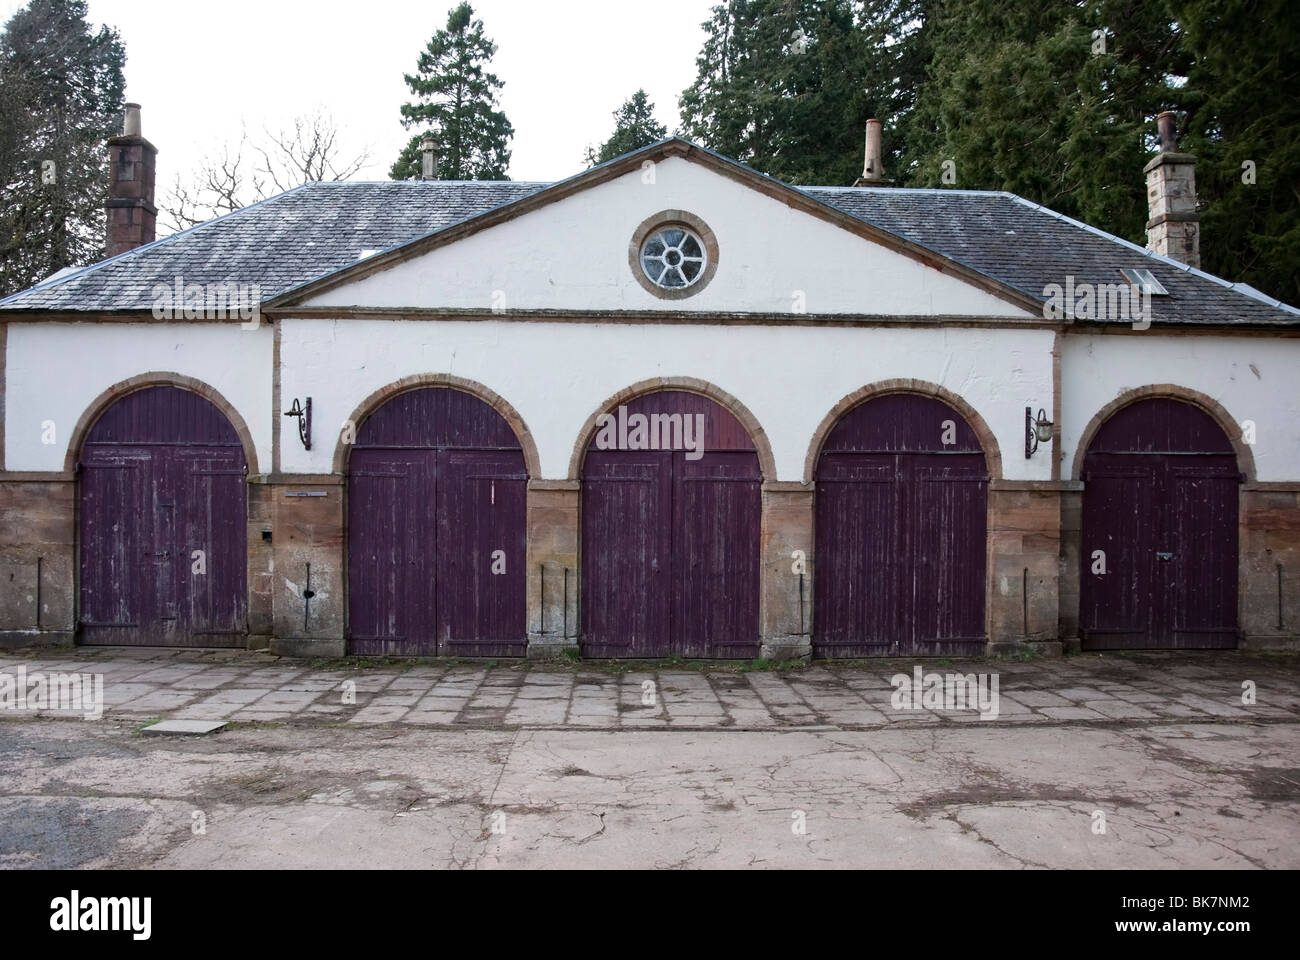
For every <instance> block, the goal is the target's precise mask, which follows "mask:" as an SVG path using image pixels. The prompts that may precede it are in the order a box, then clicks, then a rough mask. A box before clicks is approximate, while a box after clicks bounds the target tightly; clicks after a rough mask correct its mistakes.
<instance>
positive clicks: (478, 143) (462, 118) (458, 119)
mask: <svg viewBox="0 0 1300 960" xmlns="http://www.w3.org/2000/svg"><path fill="white" fill-rule="evenodd" d="M496 50H497V48H496V44H494V43H493V42H492V41H491V40H489V39H488V38H487V36H486V35H485V34H484V32H483V21H482V20H477V19H475V18H474V10H473V8H472V7H471V6H470V5H469V4H468V3H462V4H461V5H460V6H458V7H456V8H455V9H454V10H452V11H451V12H450V14H448V17H447V26H446V27H445V28H444V29H442V30H439V31H438V32H437V33H435V34H434V35H433V39H432V40H430V41H429V43H428V45H427V46H426V47H425V49H424V50H423V51H421V53H420V57H419V60H418V62H417V64H416V71H415V73H413V74H410V73H408V74H406V85H407V86H408V87H409V88H410V90H411V93H412V94H413V95H414V97H415V99H414V101H413V102H411V103H406V104H403V105H402V126H404V127H406V128H407V129H408V130H409V129H412V128H415V129H416V130H417V131H418V132H417V133H416V134H415V136H413V137H412V138H411V140H410V142H409V143H408V144H407V145H406V147H405V149H403V150H402V153H401V155H400V156H399V157H398V158H397V162H396V163H394V164H393V168H392V170H391V171H390V172H389V176H391V177H392V178H393V179H394V180H418V179H419V178H420V176H421V172H422V157H421V153H420V142H421V141H422V140H423V139H424V138H425V137H426V136H432V138H433V141H434V143H435V145H436V146H437V148H438V154H439V160H438V178H439V179H441V180H505V179H508V178H507V176H506V168H507V167H508V166H509V165H510V150H509V143H510V138H511V137H512V136H514V128H513V127H511V126H510V121H509V120H507V119H506V115H505V114H504V113H502V112H501V111H500V110H498V109H497V95H498V93H499V92H500V90H501V88H502V86H503V84H502V82H501V80H500V79H498V78H497V76H496V75H495V74H493V73H489V72H488V70H487V67H488V65H489V64H490V63H491V60H492V57H493V56H494V55H495V54H496Z"/></svg>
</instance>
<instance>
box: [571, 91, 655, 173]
mask: <svg viewBox="0 0 1300 960" xmlns="http://www.w3.org/2000/svg"><path fill="white" fill-rule="evenodd" d="M666 136H668V128H667V127H665V126H664V125H663V124H662V123H660V122H659V121H657V120H655V107H654V104H653V103H651V102H650V98H649V97H648V96H647V95H646V92H645V91H644V90H638V91H637V92H636V93H634V94H632V96H631V97H630V98H629V99H628V100H627V101H625V102H624V104H623V106H621V107H619V108H618V109H617V110H616V111H614V134H613V136H611V137H610V138H609V139H608V140H606V141H605V142H604V143H602V144H601V145H600V149H598V150H594V149H592V148H591V147H588V148H587V156H586V162H587V166H589V167H594V166H596V164H598V163H604V162H605V161H606V160H613V159H614V158H615V157H621V156H622V155H623V154H625V153H631V152H632V151H633V150H638V149H640V148H641V147H645V146H648V145H650V144H652V143H657V142H658V141H660V140H662V139H664V137H666Z"/></svg>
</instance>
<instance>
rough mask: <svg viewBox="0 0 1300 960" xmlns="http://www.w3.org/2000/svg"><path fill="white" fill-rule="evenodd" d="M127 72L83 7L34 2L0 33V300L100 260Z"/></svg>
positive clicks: (64, 0)
mask: <svg viewBox="0 0 1300 960" xmlns="http://www.w3.org/2000/svg"><path fill="white" fill-rule="evenodd" d="M125 64H126V51H125V49H124V47H123V46H122V42H121V40H120V39H119V37H118V35H117V33H116V32H115V31H113V30H110V29H108V28H107V27H104V28H101V29H100V30H99V31H98V32H97V33H92V32H91V28H90V24H89V23H88V22H87V20H86V3H85V0H31V2H30V3H29V4H28V5H27V6H26V7H25V8H23V9H22V10H19V11H18V12H17V13H16V14H14V16H13V17H12V18H11V19H10V20H9V22H8V23H6V24H5V27H4V31H3V33H0V296H3V295H6V294H9V293H14V292H16V291H18V290H22V289H24V288H26V287H28V286H31V285H32V284H34V283H37V282H39V281H41V280H43V279H45V278H46V277H48V276H49V275H50V274H52V273H54V272H56V271H58V270H61V269H63V268H64V267H70V266H82V265H85V264H89V263H93V262H94V261H95V260H98V259H100V257H102V256H103V252H104V228H105V215H104V203H105V200H106V199H107V194H108V150H107V148H106V146H105V141H106V140H107V139H108V138H109V137H111V136H114V135H116V134H118V133H120V132H121V124H122V110H123V94H124V91H125V80H124V79H123V73H122V71H123V68H124V66H125Z"/></svg>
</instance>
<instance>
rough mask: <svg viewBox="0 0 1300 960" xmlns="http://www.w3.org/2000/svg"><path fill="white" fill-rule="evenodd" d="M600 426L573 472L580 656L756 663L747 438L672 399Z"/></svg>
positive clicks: (754, 471) (721, 416)
mask: <svg viewBox="0 0 1300 960" xmlns="http://www.w3.org/2000/svg"><path fill="white" fill-rule="evenodd" d="M606 417H607V418H608V419H605V418H602V419H600V421H599V422H598V423H597V430H596V432H595V434H594V435H593V437H592V439H591V442H590V444H589V445H588V448H587V452H586V456H585V457H584V459H583V464H582V634H583V640H582V649H583V653H584V654H585V655H586V656H589V657H668V656H680V657H691V658H706V657H717V658H724V659H734V658H752V657H756V656H758V648H759V640H758V602H759V592H758V565H759V535H760V529H761V513H762V493H761V489H762V480H763V474H762V471H761V469H760V467H759V460H758V454H757V452H756V451H755V448H754V442H753V440H752V439H751V438H750V436H749V434H748V432H747V431H746V430H745V428H744V426H743V425H742V424H741V422H740V421H739V420H738V419H736V417H735V416H734V415H733V414H732V413H730V412H729V411H728V410H727V409H726V408H724V407H723V406H721V405H720V404H718V403H716V402H715V401H713V400H711V399H709V398H707V397H704V396H701V395H699V394H694V393H688V392H685V391H677V390H663V391H658V392H655V393H649V394H644V395H642V396H639V397H636V398H635V399H633V400H630V401H628V402H627V403H626V404H622V405H619V406H618V407H617V408H615V409H612V410H609V411H607V414H606Z"/></svg>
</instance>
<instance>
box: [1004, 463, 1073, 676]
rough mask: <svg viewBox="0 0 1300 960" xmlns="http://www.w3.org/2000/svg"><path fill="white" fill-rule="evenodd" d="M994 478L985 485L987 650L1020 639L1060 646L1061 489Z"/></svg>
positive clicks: (1015, 643)
mask: <svg viewBox="0 0 1300 960" xmlns="http://www.w3.org/2000/svg"><path fill="white" fill-rule="evenodd" d="M1058 486H1059V485H1058V484H1050V483H1049V484H1043V483H1016V482H1010V481H997V480H995V481H993V482H992V484H990V488H989V529H988V559H989V563H988V571H989V591H988V611H987V616H988V628H989V635H988V640H989V651H990V653H1000V652H1007V651H1010V650H1014V649H1015V648H1016V647H1018V646H1020V645H1021V644H1024V643H1034V644H1048V645H1050V646H1048V647H1047V650H1048V651H1049V652H1057V651H1058V650H1059V639H1060V635H1059V632H1058V628H1059V624H1060V606H1059V598H1060V580H1061V575H1060V574H1061V570H1060V557H1061V491H1060V490H1059V489H1058Z"/></svg>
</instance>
